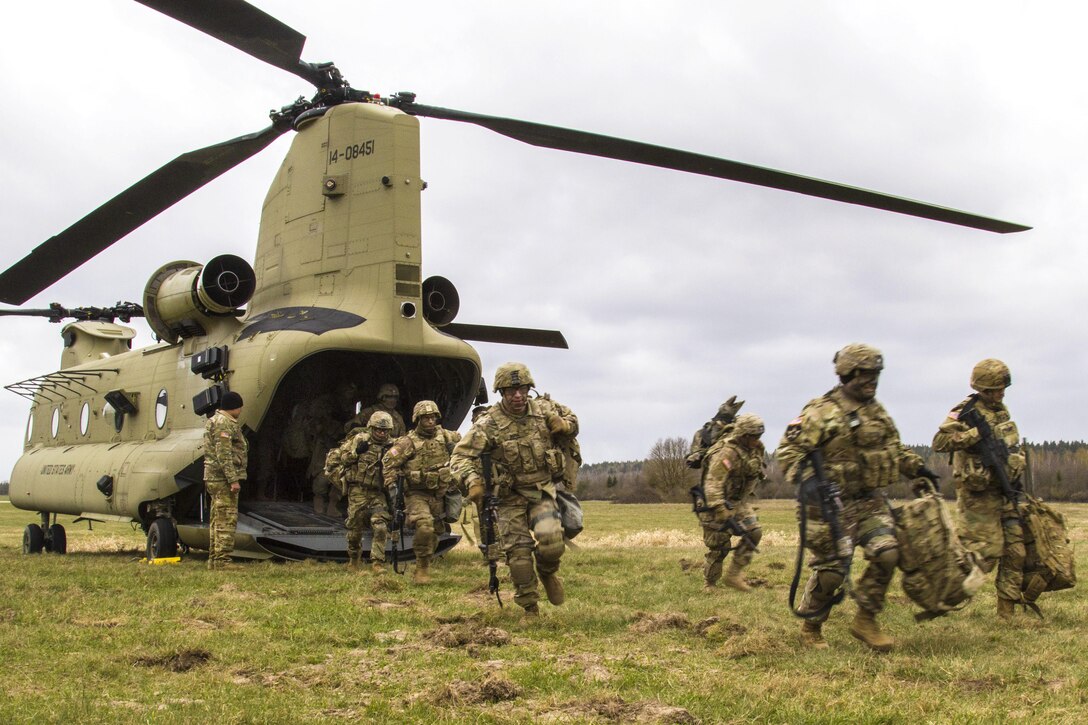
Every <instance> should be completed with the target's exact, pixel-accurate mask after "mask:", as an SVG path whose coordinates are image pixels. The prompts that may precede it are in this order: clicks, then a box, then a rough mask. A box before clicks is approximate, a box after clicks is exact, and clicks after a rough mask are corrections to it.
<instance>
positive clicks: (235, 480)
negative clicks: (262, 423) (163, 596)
mask: <svg viewBox="0 0 1088 725" xmlns="http://www.w3.org/2000/svg"><path fill="white" fill-rule="evenodd" d="M241 412H242V396H241V395H239V394H238V393H234V392H228V393H225V394H224V395H223V400H222V402H221V403H220V407H219V410H217V411H216V412H215V414H214V415H213V416H212V417H211V418H209V419H208V422H207V423H206V424H205V425H204V487H205V489H206V490H207V491H208V497H209V498H210V499H211V505H210V508H211V516H210V520H209V525H208V568H209V569H220V568H224V567H225V565H227V564H228V563H229V562H230V553H231V552H232V551H234V531H235V529H236V528H237V527H238V496H239V493H240V492H241V490H242V482H243V481H244V480H245V479H246V462H247V459H248V457H249V442H248V441H246V438H245V436H244V435H242V427H241V426H240V425H239V424H238V416H239V415H240V414H241Z"/></svg>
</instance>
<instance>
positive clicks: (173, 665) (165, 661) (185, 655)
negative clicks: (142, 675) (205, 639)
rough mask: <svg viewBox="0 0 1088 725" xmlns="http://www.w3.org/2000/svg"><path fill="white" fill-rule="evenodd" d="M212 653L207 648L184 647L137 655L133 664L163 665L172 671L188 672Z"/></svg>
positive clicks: (205, 660)
mask: <svg viewBox="0 0 1088 725" xmlns="http://www.w3.org/2000/svg"><path fill="white" fill-rule="evenodd" d="M211 658H212V653H211V652H209V651H208V650H206V649H183V650H178V651H177V652H171V653H169V654H164V655H158V656H150V655H149V656H147V657H137V658H136V659H135V660H133V664H136V665H139V666H141V667H162V668H163V669H167V670H170V671H171V672H188V671H189V670H191V669H193V668H194V667H199V666H201V665H203V664H205V663H207V662H208V661H209V660H211Z"/></svg>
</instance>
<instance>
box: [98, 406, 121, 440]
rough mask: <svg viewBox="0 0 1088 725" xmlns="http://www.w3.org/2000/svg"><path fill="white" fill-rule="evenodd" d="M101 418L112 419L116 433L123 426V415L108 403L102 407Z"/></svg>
mask: <svg viewBox="0 0 1088 725" xmlns="http://www.w3.org/2000/svg"><path fill="white" fill-rule="evenodd" d="M102 417H103V418H105V419H107V420H108V419H109V418H111V417H112V418H113V428H114V430H116V431H117V432H118V433H120V432H121V428H122V427H123V426H124V425H125V414H124V413H122V412H121V411H119V410H117V409H116V408H114V407H113V406H112V405H110V404H109V403H106V404H105V405H104V406H102Z"/></svg>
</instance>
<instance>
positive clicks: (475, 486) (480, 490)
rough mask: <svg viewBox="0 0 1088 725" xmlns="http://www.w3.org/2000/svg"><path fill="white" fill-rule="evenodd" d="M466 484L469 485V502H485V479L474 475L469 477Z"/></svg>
mask: <svg viewBox="0 0 1088 725" xmlns="http://www.w3.org/2000/svg"><path fill="white" fill-rule="evenodd" d="M465 483H467V484H468V500H469V501H471V502H472V503H474V504H479V503H480V502H481V501H483V500H484V479H482V478H480V477H479V476H477V475H475V474H473V475H471V476H469V477H468V478H467V479H466V480H465Z"/></svg>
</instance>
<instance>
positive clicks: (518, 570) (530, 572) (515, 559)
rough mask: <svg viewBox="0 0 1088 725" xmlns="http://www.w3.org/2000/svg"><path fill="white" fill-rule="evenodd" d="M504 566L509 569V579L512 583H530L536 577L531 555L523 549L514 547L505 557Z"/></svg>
mask: <svg viewBox="0 0 1088 725" xmlns="http://www.w3.org/2000/svg"><path fill="white" fill-rule="evenodd" d="M506 566H507V567H509V569H510V581H512V582H514V584H519V585H523V586H524V585H526V584H531V583H532V582H533V579H534V578H535V577H536V569H535V568H534V567H533V557H532V555H531V554H530V552H529V551H527V550H525V549H515V550H514V551H512V552H510V555H509V556H508V557H507V558H506Z"/></svg>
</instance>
